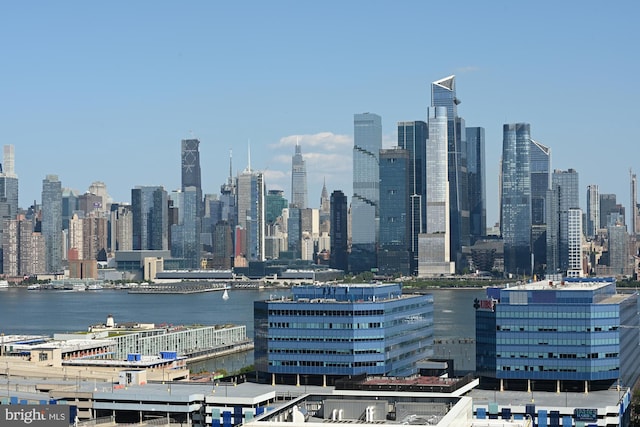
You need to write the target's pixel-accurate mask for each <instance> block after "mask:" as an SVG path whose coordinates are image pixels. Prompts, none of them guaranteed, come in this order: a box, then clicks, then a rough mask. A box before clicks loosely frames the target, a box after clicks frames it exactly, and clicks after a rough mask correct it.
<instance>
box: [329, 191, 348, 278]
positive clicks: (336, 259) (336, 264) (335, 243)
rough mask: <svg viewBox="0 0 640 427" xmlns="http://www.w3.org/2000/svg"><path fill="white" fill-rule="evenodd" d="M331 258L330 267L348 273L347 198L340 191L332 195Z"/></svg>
mask: <svg viewBox="0 0 640 427" xmlns="http://www.w3.org/2000/svg"><path fill="white" fill-rule="evenodd" d="M329 236H330V239H331V254H330V256H331V258H330V260H329V265H330V266H331V268H335V269H337V270H342V271H345V272H346V271H347V269H348V267H349V258H348V255H347V250H348V248H349V240H348V236H347V196H345V195H344V193H343V192H342V191H340V190H335V191H334V192H333V193H331V231H330V232H329Z"/></svg>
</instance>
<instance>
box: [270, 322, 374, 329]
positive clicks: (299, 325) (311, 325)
mask: <svg viewBox="0 0 640 427" xmlns="http://www.w3.org/2000/svg"><path fill="white" fill-rule="evenodd" d="M269 327H270V328H284V329H379V328H381V327H382V323H381V322H369V323H365V322H363V323H333V322H332V323H323V322H322V323H318V322H269Z"/></svg>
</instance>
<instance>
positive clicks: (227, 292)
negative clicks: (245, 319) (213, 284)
mask: <svg viewBox="0 0 640 427" xmlns="http://www.w3.org/2000/svg"><path fill="white" fill-rule="evenodd" d="M222 299H223V300H225V301H226V300H228V299H229V291H228V290H227V289H225V290H224V292H223V293H222Z"/></svg>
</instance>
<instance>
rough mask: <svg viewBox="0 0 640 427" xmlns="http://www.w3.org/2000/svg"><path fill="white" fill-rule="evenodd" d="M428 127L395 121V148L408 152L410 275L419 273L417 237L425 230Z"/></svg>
mask: <svg viewBox="0 0 640 427" xmlns="http://www.w3.org/2000/svg"><path fill="white" fill-rule="evenodd" d="M428 136H429V128H428V126H427V123H426V122H423V121H413V122H398V147H400V148H403V149H405V150H407V151H408V152H409V210H408V211H407V215H408V217H407V221H408V223H409V236H410V240H409V245H410V246H409V250H410V253H411V274H414V275H415V274H418V235H419V234H421V233H424V230H425V229H426V227H427V216H426V214H425V212H426V209H427V207H426V203H427V190H426V188H427V187H426V180H427V178H426V173H427V169H426V158H427V138H428Z"/></svg>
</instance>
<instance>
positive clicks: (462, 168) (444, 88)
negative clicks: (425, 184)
mask: <svg viewBox="0 0 640 427" xmlns="http://www.w3.org/2000/svg"><path fill="white" fill-rule="evenodd" d="M460 102H461V101H460V100H459V99H458V97H457V96H456V87H455V76H449V77H445V78H444V79H441V80H438V81H436V82H433V83H432V84H431V106H432V107H445V108H446V109H447V118H448V121H447V146H448V147H447V149H448V162H449V165H448V166H449V173H448V176H449V213H450V227H451V236H450V242H451V244H450V251H451V260H452V261H455V263H456V265H457V266H458V267H459V268H461V267H462V265H464V263H462V262H461V257H462V246H467V245H469V243H470V224H469V197H468V194H469V193H468V177H467V149H466V135H465V134H466V128H465V124H464V119H462V118H461V117H459V116H458V105H459V104H460ZM428 155H429V154H428V153H427V156H428ZM427 191H428V189H427Z"/></svg>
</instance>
